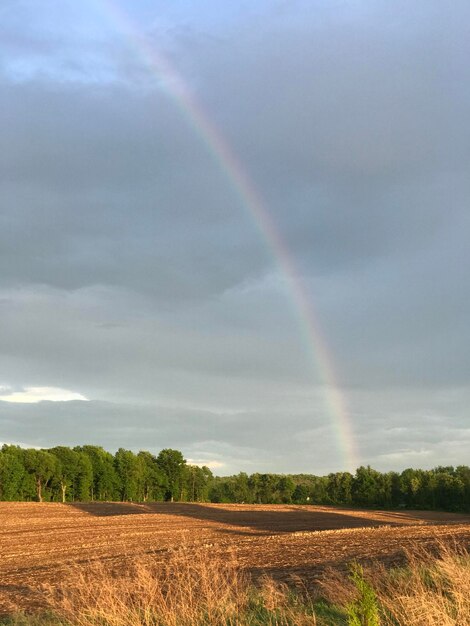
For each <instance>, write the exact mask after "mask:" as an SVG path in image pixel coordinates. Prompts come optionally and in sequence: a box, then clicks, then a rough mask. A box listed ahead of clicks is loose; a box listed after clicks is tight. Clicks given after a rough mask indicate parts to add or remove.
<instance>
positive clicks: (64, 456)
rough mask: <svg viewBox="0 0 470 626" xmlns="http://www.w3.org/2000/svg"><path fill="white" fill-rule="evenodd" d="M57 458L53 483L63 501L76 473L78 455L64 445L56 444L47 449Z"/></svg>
mask: <svg viewBox="0 0 470 626" xmlns="http://www.w3.org/2000/svg"><path fill="white" fill-rule="evenodd" d="M48 452H50V453H51V454H53V455H54V456H55V458H56V460H57V463H56V471H55V475H54V483H56V484H58V486H59V488H60V493H61V500H62V502H65V500H66V496H67V490H68V489H70V487H72V486H73V484H74V481H75V480H76V476H77V474H78V467H79V461H80V455H79V453H78V452H74V450H71V449H70V448H67V447H65V446H57V447H55V448H50V449H49V450H48Z"/></svg>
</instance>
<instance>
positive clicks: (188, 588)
mask: <svg viewBox="0 0 470 626" xmlns="http://www.w3.org/2000/svg"><path fill="white" fill-rule="evenodd" d="M406 556H407V565H406V566H404V567H400V568H392V569H387V568H386V567H384V566H383V565H372V566H369V567H367V568H363V567H362V566H361V565H359V564H352V565H351V569H350V573H349V575H345V574H342V573H338V572H335V571H330V572H329V573H327V574H326V575H325V578H324V579H323V581H322V582H321V585H320V591H318V590H317V591H316V592H315V595H312V594H309V593H308V592H307V591H306V590H304V591H303V590H302V588H301V585H299V584H297V585H296V590H293V589H292V588H290V587H288V586H287V585H283V584H279V583H276V582H274V581H273V580H272V579H270V578H264V579H262V581H261V582H260V584H259V585H258V586H256V587H254V586H253V585H252V584H251V582H250V580H249V578H248V577H247V575H246V574H245V573H244V572H243V571H242V570H240V568H239V567H238V565H237V563H236V561H235V559H228V560H224V561H222V560H220V559H214V558H211V551H210V550H209V549H207V550H201V551H199V552H197V553H196V554H195V553H194V552H189V551H186V550H180V551H175V552H174V553H172V554H171V555H169V557H168V559H167V560H166V562H165V563H164V564H163V565H162V564H161V563H157V562H155V561H154V560H152V558H150V557H149V558H145V559H142V558H140V559H139V560H136V561H135V562H133V563H131V564H129V565H128V566H127V567H126V568H125V569H121V570H120V571H112V570H111V569H110V568H106V567H104V566H103V565H99V564H93V565H91V566H90V567H88V568H87V570H83V569H82V570H80V571H78V572H77V576H76V577H75V582H74V584H73V585H72V586H65V585H64V586H62V587H59V588H48V589H45V595H46V597H47V599H48V605H49V613H48V614H47V615H46V614H43V615H32V616H28V615H21V614H18V615H15V616H12V617H11V618H9V619H8V620H7V621H4V622H3V623H4V624H7V623H8V624H9V625H11V626H59V625H60V626H203V625H212V624H214V625H220V626H235V625H237V626H258V625H264V624H266V625H272V626H274V625H278V626H306V625H314V624H315V625H318V626H470V555H469V554H468V552H467V551H466V550H465V549H463V548H459V547H458V546H457V545H451V544H449V543H447V544H442V543H441V544H439V545H437V546H435V547H434V549H432V550H424V549H420V548H416V549H414V550H413V551H409V552H408V553H407V555H406ZM297 583H299V581H297ZM299 587H300V591H299ZM320 593H321V596H320V595H319V594H320Z"/></svg>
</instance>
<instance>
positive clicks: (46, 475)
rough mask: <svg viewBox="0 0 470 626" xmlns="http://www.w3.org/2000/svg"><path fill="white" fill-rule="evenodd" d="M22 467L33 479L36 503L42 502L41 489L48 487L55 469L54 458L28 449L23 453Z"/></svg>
mask: <svg viewBox="0 0 470 626" xmlns="http://www.w3.org/2000/svg"><path fill="white" fill-rule="evenodd" d="M24 465H25V468H26V471H27V472H28V473H29V474H30V475H31V476H32V477H33V478H34V482H35V485H36V497H37V499H38V502H42V501H43V489H44V488H45V487H46V486H47V485H48V483H49V481H50V480H51V479H52V477H53V476H54V472H55V470H56V468H57V461H56V458H55V457H54V456H53V455H52V454H50V453H49V452H46V451H45V450H35V449H33V448H29V449H27V450H25V451H24Z"/></svg>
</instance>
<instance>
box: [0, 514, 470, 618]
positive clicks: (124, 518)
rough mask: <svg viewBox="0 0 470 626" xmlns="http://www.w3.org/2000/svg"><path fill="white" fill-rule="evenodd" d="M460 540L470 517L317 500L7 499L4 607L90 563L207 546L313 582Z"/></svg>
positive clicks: (2, 541) (247, 564) (32, 603)
mask: <svg viewBox="0 0 470 626" xmlns="http://www.w3.org/2000/svg"><path fill="white" fill-rule="evenodd" d="M436 536H441V537H442V536H453V537H455V539H456V540H457V541H459V542H462V543H466V544H468V545H470V516H469V515H467V516H465V515H458V514H451V513H447V514H445V513H434V512H417V511H406V512H391V513H387V512H380V511H359V510H348V509H338V508H331V507H312V506H294V505H290V506H283V505H276V506H263V505H258V506H253V505H210V504H170V503H158V504H148V505H146V504H121V503H94V504H52V503H45V504H39V503H7V502H1V503H0V612H3V613H5V612H9V611H11V610H12V609H14V608H16V607H18V606H19V607H21V608H25V609H27V608H35V607H38V606H40V605H41V592H40V585H41V584H42V583H52V584H54V582H56V581H58V580H64V579H67V578H68V577H71V576H73V572H74V568H75V566H76V565H77V564H83V563H87V562H88V561H89V560H96V559H97V560H100V561H105V560H106V561H109V562H110V563H112V564H115V565H116V566H119V563H121V562H122V561H123V560H124V559H128V558H134V557H135V556H136V555H139V554H148V553H154V554H155V556H156V558H158V559H164V558H165V554H166V553H167V552H168V550H172V549H175V548H181V547H183V548H184V549H187V550H192V549H194V548H196V547H198V546H201V545H203V546H208V547H209V548H210V553H211V554H214V555H218V556H220V555H222V556H223V555H225V554H226V553H230V554H233V555H234V557H235V558H236V559H237V561H238V562H239V563H240V565H241V566H242V567H244V568H247V569H248V570H249V571H250V572H251V573H252V574H253V575H254V576H256V575H257V574H259V573H264V572H266V573H269V574H271V575H273V576H275V577H276V578H280V579H284V580H285V579H289V578H291V577H292V576H293V575H301V576H302V577H303V578H304V579H306V580H307V581H309V582H312V581H314V580H315V578H316V577H318V576H319V575H320V574H321V572H322V570H323V569H324V568H325V567H326V566H329V565H332V566H338V565H341V564H344V563H345V562H347V561H350V560H351V559H354V558H360V559H368V558H372V559H376V558H380V559H385V560H395V559H399V558H400V554H401V551H402V548H403V547H404V546H406V545H408V544H410V543H413V542H416V541H420V542H428V541H431V540H433V538H434V537H436Z"/></svg>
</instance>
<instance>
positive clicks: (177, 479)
mask: <svg viewBox="0 0 470 626" xmlns="http://www.w3.org/2000/svg"><path fill="white" fill-rule="evenodd" d="M157 464H158V467H159V468H160V469H161V471H162V472H163V474H164V475H165V478H166V484H167V488H166V494H165V500H170V501H171V502H173V501H174V500H175V499H181V495H182V489H183V477H184V469H185V465H186V460H185V459H184V457H183V455H182V454H181V452H180V451H179V450H172V449H171V448H166V449H165V450H162V451H161V452H160V454H159V455H158V456H157Z"/></svg>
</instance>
